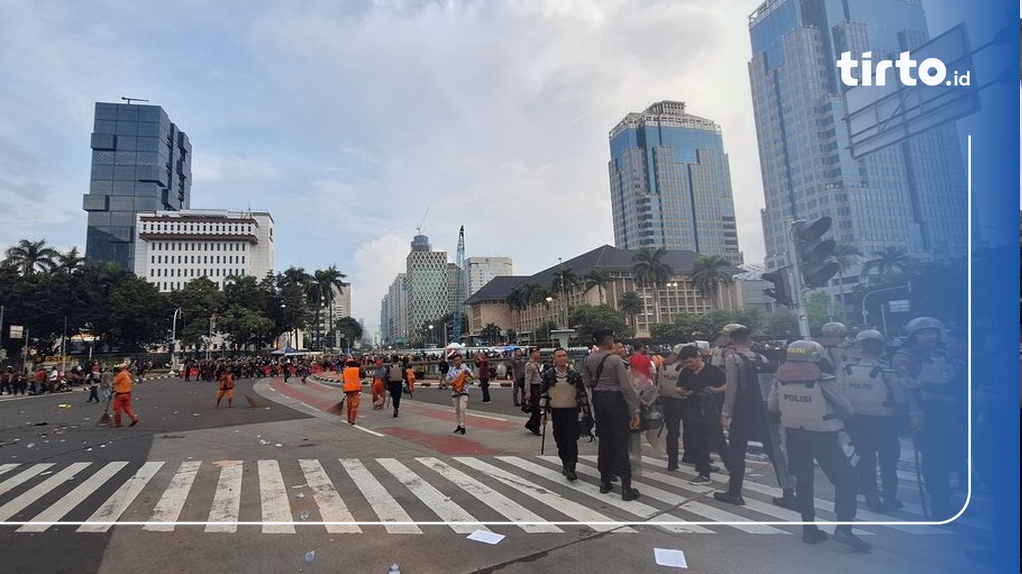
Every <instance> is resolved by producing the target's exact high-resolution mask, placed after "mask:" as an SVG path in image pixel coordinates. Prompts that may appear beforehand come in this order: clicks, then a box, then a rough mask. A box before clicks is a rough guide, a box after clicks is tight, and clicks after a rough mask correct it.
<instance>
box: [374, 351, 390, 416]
mask: <svg viewBox="0 0 1022 574" xmlns="http://www.w3.org/2000/svg"><path fill="white" fill-rule="evenodd" d="M386 386H387V368H386V367H384V366H383V359H376V368H375V369H374V370H373V409H375V410H380V409H382V408H383V405H384V403H386V396H387V393H386V391H385V389H386Z"/></svg>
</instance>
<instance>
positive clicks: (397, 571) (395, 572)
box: [387, 562, 401, 574]
mask: <svg viewBox="0 0 1022 574" xmlns="http://www.w3.org/2000/svg"><path fill="white" fill-rule="evenodd" d="M387 574H401V568H400V567H399V566H398V565H397V562H395V563H393V564H391V565H390V569H389V570H387Z"/></svg>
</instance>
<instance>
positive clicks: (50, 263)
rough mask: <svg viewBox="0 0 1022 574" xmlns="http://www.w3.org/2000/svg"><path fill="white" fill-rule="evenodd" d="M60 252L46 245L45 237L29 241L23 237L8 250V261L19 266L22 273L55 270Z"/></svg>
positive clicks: (30, 273)
mask: <svg viewBox="0 0 1022 574" xmlns="http://www.w3.org/2000/svg"><path fill="white" fill-rule="evenodd" d="M58 257H60V252H59V251H57V250H56V249H54V248H52V247H48V246H47V245H46V240H45V239H40V240H39V241H29V240H28V239H22V240H21V241H20V242H18V244H17V245H15V246H14V247H11V248H9V249H8V250H7V261H8V262H9V263H10V264H12V265H15V266H17V267H18V269H19V270H20V271H21V274H22V275H32V274H34V273H35V272H36V271H43V272H48V271H53V269H54V267H56V266H57V262H56V261H55V260H56V259H57V258H58Z"/></svg>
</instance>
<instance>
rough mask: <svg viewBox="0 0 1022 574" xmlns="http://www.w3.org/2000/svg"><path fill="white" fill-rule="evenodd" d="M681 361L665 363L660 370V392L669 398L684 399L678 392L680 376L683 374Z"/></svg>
mask: <svg viewBox="0 0 1022 574" xmlns="http://www.w3.org/2000/svg"><path fill="white" fill-rule="evenodd" d="M681 366H682V365H681V363H680V362H678V363H674V364H671V365H664V368H663V369H661V370H660V392H661V393H662V394H663V395H664V397H666V398H668V399H683V398H685V397H683V396H681V394H679V393H678V391H679V389H678V378H679V377H680V376H681Z"/></svg>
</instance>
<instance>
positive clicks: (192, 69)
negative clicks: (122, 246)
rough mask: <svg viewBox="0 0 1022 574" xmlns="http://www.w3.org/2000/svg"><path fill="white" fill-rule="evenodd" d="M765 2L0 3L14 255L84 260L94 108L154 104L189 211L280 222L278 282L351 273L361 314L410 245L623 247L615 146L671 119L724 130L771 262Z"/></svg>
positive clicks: (552, 253)
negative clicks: (294, 274) (631, 131)
mask: <svg viewBox="0 0 1022 574" xmlns="http://www.w3.org/2000/svg"><path fill="white" fill-rule="evenodd" d="M759 3H760V2H759V1H758V0H757V1H750V0H685V1H681V0H662V1H656V0H606V1H598V2H597V1H583V0H549V1H538V0H536V1H533V0H486V1H482V0H478V1H455V0H448V1H412V0H407V1H406V0H376V1H360V2H356V1H353V2H334V1H330V0H307V1H303V2H286V3H285V2H272V1H252V0H245V1H240V0H221V1H217V2H205V1H198V0H179V1H178V2H174V3H170V4H168V3H166V2H155V1H150V0H138V1H132V2H124V1H117V2H113V1H103V0H94V1H90V2H77V1H70V0H66V1H61V0H52V1H47V2H21V1H18V0H0V78H2V79H0V110H2V113H0V208H2V209H0V247H2V248H6V247H7V246H10V245H12V244H14V243H16V242H17V241H18V240H20V239H46V241H47V242H48V243H49V244H51V245H53V246H55V247H57V248H59V249H61V250H66V249H69V248H70V247H72V246H78V247H79V248H80V250H82V251H84V247H85V227H86V213H85V212H84V211H83V210H82V209H81V205H82V195H83V194H85V193H87V191H88V184H89V169H90V167H89V166H90V159H91V153H90V149H89V139H90V133H91V131H92V121H93V110H94V104H95V102H97V101H104V102H120V99H121V97H122V96H130V97H135V98H144V99H148V100H149V103H150V104H156V105H160V106H162V107H163V108H164V109H165V110H166V111H167V113H168V114H169V116H170V118H171V120H172V121H174V122H175V123H176V124H177V125H178V126H179V128H180V129H182V130H183V131H185V132H186V133H187V134H188V136H189V139H190V140H191V143H192V146H193V163H192V175H193V183H192V188H191V207H193V208H209V209H249V208H251V209H253V210H266V211H269V212H270V213H271V214H272V216H273V218H274V220H275V223H276V231H275V235H276V238H277V243H276V256H275V259H276V267H277V270H278V271H280V270H282V269H284V268H286V267H288V266H290V265H294V266H300V267H304V268H305V269H306V270H307V271H310V272H311V271H312V270H314V269H323V268H326V267H328V266H330V265H336V266H337V267H338V268H339V269H340V270H341V271H342V272H343V273H345V274H346V275H347V280H349V281H350V282H351V283H352V307H353V312H352V315H353V316H354V317H356V318H361V319H363V320H364V322H365V325H366V327H367V328H368V329H369V330H370V331H373V332H376V331H377V330H378V323H379V310H380V301H381V299H382V298H383V296H384V295H385V294H386V289H387V287H388V286H389V284H390V283H391V282H392V281H393V279H394V277H395V276H396V274H397V273H399V272H401V271H403V270H404V266H405V256H406V255H407V253H408V251H409V243H410V241H411V239H412V236H413V235H415V234H416V229H417V228H421V231H422V233H424V234H425V235H428V236H429V238H430V241H431V243H432V245H433V248H434V249H436V250H445V251H447V252H448V253H449V258H450V260H452V261H453V260H454V252H455V248H456V245H457V238H458V228H459V226H461V225H464V226H465V255H466V257H473V256H510V257H512V258H513V264H514V271H515V274H517V275H530V274H533V273H535V272H538V271H540V270H542V269H545V268H547V267H550V266H552V265H556V263H557V259H558V257H563V258H564V259H569V258H571V257H575V256H577V255H580V254H582V253H584V252H586V251H589V250H591V249H594V248H596V247H599V246H600V245H603V244H611V245H612V244H613V241H614V237H613V228H612V222H611V207H610V185H609V181H608V171H607V163H608V161H609V159H610V152H609V146H608V132H609V131H610V130H611V128H613V127H614V125H615V124H617V122H619V121H620V120H621V119H622V118H623V117H624V116H625V115H626V114H627V113H629V112H637V111H642V110H644V109H645V108H646V107H647V106H648V105H649V104H651V103H653V102H656V101H660V100H665V99H671V100H681V101H684V102H686V104H687V109H688V111H689V112H690V113H692V114H695V115H698V116H702V117H706V118H709V119H712V120H714V121H716V122H718V123H719V124H720V126H721V129H722V132H723V138H724V146H725V150H726V152H727V153H728V154H729V157H730V166H731V179H732V187H733V193H734V202H735V209H736V212H737V213H736V214H737V225H738V236H739V243H740V247H741V249H742V250H743V251H744V253H745V260H746V262H748V263H761V262H762V259H763V255H764V248H763V235H762V228H761V223H760V216H759V211H760V209H761V208H762V206H763V191H762V183H761V179H760V167H759V155H758V150H757V146H756V133H755V125H754V121H753V109H752V99H751V95H750V89H749V76H748V70H747V63H748V61H749V59H750V57H751V50H750V44H749V36H748V28H747V26H748V24H747V16H748V15H749V13H751V12H752V11H753V10H754V9H755V8H756V7H757V6H758V5H759Z"/></svg>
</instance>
